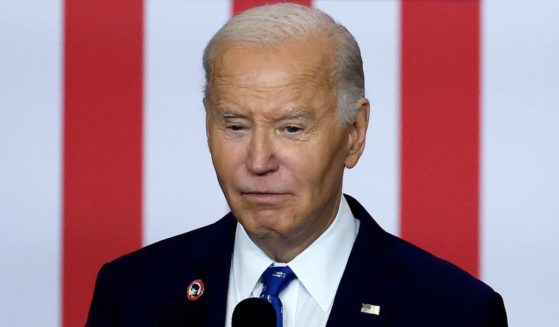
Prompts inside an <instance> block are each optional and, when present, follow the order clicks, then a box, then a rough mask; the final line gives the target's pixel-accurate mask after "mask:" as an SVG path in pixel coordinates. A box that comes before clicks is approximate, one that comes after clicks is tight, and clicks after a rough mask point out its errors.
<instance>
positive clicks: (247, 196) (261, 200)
mask: <svg viewBox="0 0 559 327" xmlns="http://www.w3.org/2000/svg"><path fill="white" fill-rule="evenodd" d="M288 195H289V193H283V192H268V191H266V192H260V191H259V192H241V196H242V198H243V199H244V200H245V201H247V202H249V203H254V204H274V203H278V202H281V201H283V200H284V199H285V198H286V197H287V196H288Z"/></svg>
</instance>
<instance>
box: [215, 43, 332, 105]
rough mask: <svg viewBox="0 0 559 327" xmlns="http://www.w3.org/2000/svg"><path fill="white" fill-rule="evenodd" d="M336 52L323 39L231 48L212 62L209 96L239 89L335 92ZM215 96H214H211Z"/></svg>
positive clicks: (222, 52)
mask: <svg viewBox="0 0 559 327" xmlns="http://www.w3.org/2000/svg"><path fill="white" fill-rule="evenodd" d="M333 53H334V49H333V47H332V45H331V42H328V41H327V40H325V39H324V38H318V37H310V38H308V39H306V40H297V41H285V42H283V43H282V44H280V45H279V46H277V47H273V48H272V47H264V46H261V47H254V46H229V47H224V49H223V50H222V51H220V52H219V53H218V55H217V56H216V58H215V60H214V63H213V70H212V76H211V80H210V83H211V89H212V90H213V91H214V92H211V94H210V96H219V95H220V93H223V92H227V91H230V90H231V89H236V90H235V92H238V91H242V90H244V89H249V90H251V91H255V92H260V91H261V92H266V91H274V90H278V91H279V90H290V89H294V90H301V89H305V88H317V89H323V90H332V89H333V88H334V86H335V85H334V81H335V76H334V72H335V70H334V69H333V67H334V61H333V58H334V55H333ZM212 93H213V94H212Z"/></svg>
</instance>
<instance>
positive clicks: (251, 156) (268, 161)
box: [246, 130, 279, 175]
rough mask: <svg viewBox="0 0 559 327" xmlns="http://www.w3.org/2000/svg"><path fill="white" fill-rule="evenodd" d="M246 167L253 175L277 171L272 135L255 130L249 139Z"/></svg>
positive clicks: (277, 164) (277, 163)
mask: <svg viewBox="0 0 559 327" xmlns="http://www.w3.org/2000/svg"><path fill="white" fill-rule="evenodd" d="M246 166H247V169H248V170H249V172H251V173H253V174H255V175H266V174H269V173H272V172H274V171H277V170H278V169H279V161H278V159H277V157H276V151H275V147H274V141H273V135H270V134H268V133H266V131H265V130H255V131H254V132H253V133H252V135H251V138H250V141H249V146H248V156H247V161H246Z"/></svg>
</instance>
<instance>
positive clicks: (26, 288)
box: [0, 0, 559, 327]
mask: <svg viewBox="0 0 559 327" xmlns="http://www.w3.org/2000/svg"><path fill="white" fill-rule="evenodd" d="M269 2H273V1H261V0H252V1H242V0H210V1H202V0H198V1H196V0H157V1H156V0H145V1H139V0H118V1H116V0H66V1H63V0H19V1H18V0H0V233H1V237H0V325H1V326H47V327H48V326H52V327H54V326H63V327H70V326H81V325H83V324H84V322H85V318H86V314H87V310H88V306H89V301H90V300H91V295H92V291H93V286H94V280H95V276H96V273H97V270H98V269H99V267H100V265H101V264H102V263H103V262H106V261H108V260H111V259H112V258H115V257H117V256H119V255H122V254H124V253H127V252H129V251H132V250H135V249H137V248H139V247H141V246H143V245H147V244H150V243H153V242H156V241H158V240H161V239H163V238H166V237H169V236H172V235H175V234H179V233H182V232H184V231H187V230H191V229H193V228H196V227H199V226H202V225H205V224H208V223H210V222H213V221H215V220H217V219H218V218H220V217H221V216H222V215H223V214H224V213H225V212H226V211H227V204H226V203H225V200H224V197H223V195H222V193H221V191H220V189H219V186H218V184H217V180H216V178H215V174H214V172H213V168H212V164H211V160H210V156H209V152H208V150H207V146H206V139H205V130H204V109H203V106H202V84H203V71H202V66H201V54H202V50H203V47H204V46H205V44H206V43H207V41H208V40H209V38H210V37H211V36H212V35H213V33H215V32H216V31H217V30H218V28H219V27H220V26H221V25H222V24H223V23H224V22H225V21H226V20H227V18H228V17H230V16H231V15H232V14H234V13H237V12H240V11H242V10H244V9H246V8H248V7H251V6H254V5H258V4H262V3H269ZM298 2H299V3H302V4H305V5H311V6H315V7H318V8H320V9H322V10H324V11H325V12H327V13H329V14H331V15H332V16H333V17H334V18H335V19H337V20H339V21H340V22H341V23H342V24H344V25H345V26H346V27H348V29H349V30H350V31H351V32H352V33H353V34H354V36H355V37H356V39H357V41H358V42H359V44H360V46H361V50H362V53H363V59H364V64H365V75H366V88H367V96H368V97H369V99H370V100H371V103H372V117H371V119H372V120H371V124H370V127H369V135H368V139H367V148H366V150H365V154H364V156H363V157H362V159H361V161H360V162H359V164H358V166H357V167H356V168H355V169H353V170H348V171H347V172H346V178H345V181H344V189H345V192H346V193H348V194H351V195H353V196H355V197H356V198H357V199H359V200H360V201H361V203H362V204H363V205H364V206H365V207H366V208H367V209H368V210H369V212H370V213H371V214H372V215H373V216H374V217H375V218H376V219H377V221H378V222H379V223H380V224H381V225H382V226H383V227H384V228H385V229H386V230H388V231H390V232H392V233H394V234H397V235H400V236H402V237H403V238H405V239H407V240H410V241H412V242H413V243H416V244H418V245H420V246H422V247H424V248H426V249H428V250H429V251H431V252H433V253H435V254H436V255H438V256H440V257H443V258H445V259H448V260H450V261H452V262H454V263H456V264H457V265H459V266H461V267H462V268H464V269H466V270H467V271H469V272H470V273H472V274H474V275H476V276H478V277H479V278H481V279H482V280H484V281H486V282H487V283H489V284H490V285H491V286H493V287H494V288H495V289H496V290H497V291H498V292H500V293H501V294H502V295H503V297H504V300H505V305H506V307H507V310H508V315H509V323H510V325H511V326H558V325H559V317H558V315H557V305H558V304H559V1H557V0H535V1H528V0H506V1H500V0H479V1H477V0H400V1H397V0H360V1H357V0H356V1H344V0H304V1H298ZM433 310H437V308H433Z"/></svg>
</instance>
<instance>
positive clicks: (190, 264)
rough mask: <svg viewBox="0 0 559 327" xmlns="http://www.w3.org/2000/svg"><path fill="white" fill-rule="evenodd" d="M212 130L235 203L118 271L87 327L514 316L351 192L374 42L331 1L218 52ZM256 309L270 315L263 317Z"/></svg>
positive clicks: (481, 320)
mask: <svg viewBox="0 0 559 327" xmlns="http://www.w3.org/2000/svg"><path fill="white" fill-rule="evenodd" d="M204 68H205V70H206V89H205V97H204V106H205V108H206V131H207V137H208V145H209V149H210V152H211V156H212V160H213V164H214V167H215V171H216V174H217V178H218V180H219V184H220V185H221V188H222V190H223V193H224V195H225V197H226V199H227V203H228V204H229V206H230V208H231V210H232V212H231V213H229V214H228V215H226V216H225V217H224V218H223V219H221V220H219V221H218V222H217V223H215V224H213V225H210V226H207V227H204V228H202V229H199V230H196V231H192V232H189V233H186V234H183V235H179V236H176V237H174V238H171V239H168V240H165V241H162V242H159V243H156V244H153V245H151V246H148V247H146V248H144V249H142V250H139V251H137V252H135V253H132V254H129V255H126V256H124V257H122V258H119V259H117V260H115V261H113V262H111V263H108V264H106V265H105V266H103V268H102V269H101V271H100V273H99V277H98V280H97V285H96V288H95V294H94V297H93V302H92V304H91V309H90V313H89V319H88V326H153V325H154V324H156V325H160V326H164V325H183V326H230V325H231V319H232V316H233V312H234V309H235V306H236V305H237V304H238V303H239V302H241V301H242V300H244V299H246V298H249V297H262V298H264V299H266V300H268V301H270V302H271V303H272V305H273V309H274V311H272V312H276V316H275V319H277V321H276V322H275V323H274V325H276V324H277V325H278V326H280V325H283V326H286V327H287V326H289V327H293V326H305V327H307V326H385V325H389V326H506V324H507V322H506V314H505V310H504V306H503V302H502V299H501V297H500V296H499V294H497V293H496V292H494V291H493V290H492V289H491V288H490V287H488V286H487V285H485V284H483V283H482V282H480V281H478V280H476V279H475V278H473V277H471V276H470V275H468V274H467V273H465V272H463V271H461V270H460V269H458V268H457V267H455V266H453V265H452V264H450V263H448V262H445V261H443V260H440V259H438V258H435V257H434V256H432V255H430V254H428V253H426V252H425V251H423V250H421V249H419V248H417V247H415V246H413V245H411V244H409V243H406V242H404V241H402V240H400V239H398V238H397V237H395V236H392V235H389V234H387V233H386V232H384V231H383V230H382V229H381V228H380V227H379V226H378V225H377V224H376V223H375V221H374V220H373V219H372V218H371V217H370V216H369V215H368V214H367V212H366V211H365V209H364V208H363V207H361V205H359V203H358V202H357V201H356V200H355V199H353V198H351V197H349V196H343V195H342V180H343V173H344V170H345V168H352V167H353V166H355V165H356V164H357V162H358V160H359V157H360V156H361V153H362V152H363V149H364V147H365V136H366V132H367V126H368V120H369V101H368V100H367V99H366V98H365V97H364V76H363V68H362V61H361V55H360V51H359V47H358V45H357V43H356V41H355V40H354V38H353V37H352V35H351V34H350V33H349V32H348V31H347V30H346V29H345V28H344V27H343V26H341V25H340V24H338V23H336V22H335V21H333V20H332V18H331V17H329V16H328V15H326V14H324V13H322V12H321V11H319V10H317V9H312V8H307V7H303V6H298V5H293V4H280V5H273V6H265V7H259V8H255V9H252V10H249V11H246V12H245V13H243V14H241V15H239V16H236V17H234V18H232V19H231V20H230V21H229V22H228V23H227V24H226V25H225V26H224V27H223V28H222V29H221V30H219V32H218V33H217V34H216V35H215V36H214V37H213V38H212V40H211V41H210V43H209V44H208V46H207V48H206V51H205V54H204ZM255 314H256V313H255Z"/></svg>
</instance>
